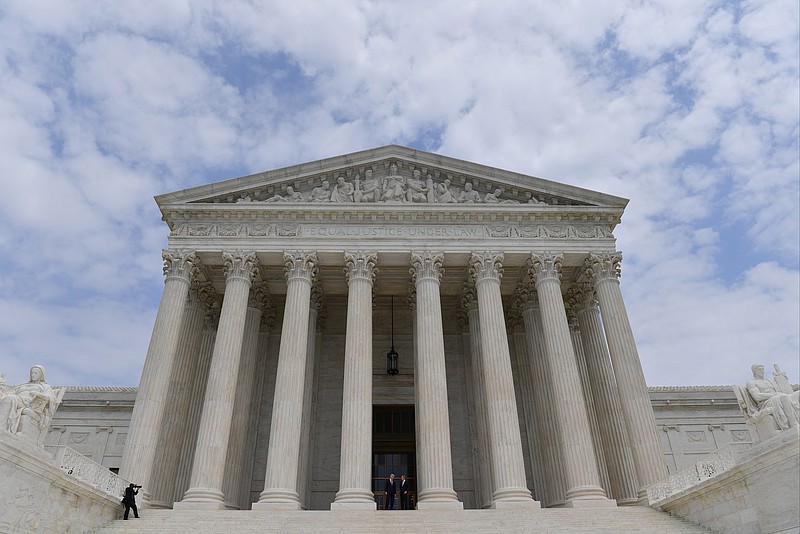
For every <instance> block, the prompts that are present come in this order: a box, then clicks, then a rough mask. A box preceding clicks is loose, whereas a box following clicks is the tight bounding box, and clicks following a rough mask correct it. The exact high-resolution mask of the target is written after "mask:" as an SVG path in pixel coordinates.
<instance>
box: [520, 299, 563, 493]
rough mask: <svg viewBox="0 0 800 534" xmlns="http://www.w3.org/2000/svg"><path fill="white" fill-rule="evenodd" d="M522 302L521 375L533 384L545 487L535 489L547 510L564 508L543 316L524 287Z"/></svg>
mask: <svg viewBox="0 0 800 534" xmlns="http://www.w3.org/2000/svg"><path fill="white" fill-rule="evenodd" d="M518 297H519V298H520V300H521V306H522V319H523V321H524V323H525V339H526V341H527V345H528V357H529V358H530V366H529V367H526V366H523V372H524V371H525V370H527V371H528V372H530V373H531V375H532V376H531V378H530V380H531V381H532V383H533V409H534V418H535V420H536V428H537V429H540V431H539V433H538V438H539V441H538V442H539V447H540V448H541V454H542V457H543V461H542V464H543V467H544V487H541V488H537V489H536V491H537V495H538V496H539V498H540V499H542V500H544V501H545V504H546V506H548V507H560V506H563V505H564V501H565V497H564V493H565V492H566V489H565V488H564V459H563V454H562V453H561V447H560V443H559V439H558V425H557V424H556V419H555V417H553V414H554V413H555V408H554V404H555V399H554V398H553V395H552V394H551V388H550V375H551V373H550V363H549V361H548V359H547V349H546V347H545V344H544V334H543V332H542V314H541V311H540V310H539V301H538V299H537V297H536V290H535V288H533V287H532V286H530V285H526V286H524V287H522V288H520V289H519V290H518Z"/></svg>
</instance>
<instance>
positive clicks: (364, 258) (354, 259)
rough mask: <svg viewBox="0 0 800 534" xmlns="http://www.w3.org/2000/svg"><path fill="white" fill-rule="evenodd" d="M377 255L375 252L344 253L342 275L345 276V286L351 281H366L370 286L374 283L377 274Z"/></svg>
mask: <svg viewBox="0 0 800 534" xmlns="http://www.w3.org/2000/svg"><path fill="white" fill-rule="evenodd" d="M377 263H378V254H377V253H375V252H364V251H363V250H359V251H357V252H345V253H344V265H345V267H344V273H345V275H346V276H347V284H348V285H349V284H350V282H352V281H353V280H358V279H361V280H367V281H368V282H369V283H370V284H371V283H373V282H374V281H375V275H376V274H378V268H377V267H376V265H377Z"/></svg>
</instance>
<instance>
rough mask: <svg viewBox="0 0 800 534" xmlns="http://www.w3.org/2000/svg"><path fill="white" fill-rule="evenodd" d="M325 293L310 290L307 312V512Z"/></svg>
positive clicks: (302, 484)
mask: <svg viewBox="0 0 800 534" xmlns="http://www.w3.org/2000/svg"><path fill="white" fill-rule="evenodd" d="M323 294H324V293H323V291H322V287H321V286H320V284H318V283H317V284H314V285H312V286H311V306H310V307H309V311H308V356H307V357H306V383H305V386H304V387H303V428H302V434H301V436H300V467H299V471H298V473H297V480H298V483H297V484H298V493H299V494H300V504H301V505H302V507H303V508H304V509H306V510H307V509H308V508H309V507H310V502H309V498H310V487H309V486H310V484H311V477H310V474H311V465H312V464H311V462H312V452H313V450H314V447H313V442H312V436H313V431H314V413H315V404H316V396H315V395H316V393H315V392H316V390H317V386H316V383H317V359H318V355H317V349H318V347H319V343H318V340H317V337H318V336H320V332H319V328H320V324H321V323H323V322H324V319H325V316H324V314H323V313H322V297H323Z"/></svg>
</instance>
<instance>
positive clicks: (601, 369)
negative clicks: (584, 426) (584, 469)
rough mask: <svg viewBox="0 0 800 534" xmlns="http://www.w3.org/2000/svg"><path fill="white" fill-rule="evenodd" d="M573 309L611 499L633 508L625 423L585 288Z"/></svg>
mask: <svg viewBox="0 0 800 534" xmlns="http://www.w3.org/2000/svg"><path fill="white" fill-rule="evenodd" d="M576 297H578V298H577V303H576V309H577V313H578V326H579V327H580V331H581V340H582V341H583V349H584V353H585V355H586V370H587V373H588V375H589V381H590V382H591V385H592V396H593V397H594V405H595V409H596V411H597V422H598V426H599V427H600V438H601V439H602V442H603V453H604V454H605V458H606V466H607V467H608V478H609V483H610V484H611V496H612V497H614V499H616V501H617V504H619V505H628V504H636V503H637V501H638V499H637V496H636V490H637V487H638V482H637V478H636V468H635V466H634V462H633V455H632V453H631V446H630V442H629V440H628V431H627V430H626V428H625V420H624V418H623V417H620V414H621V413H622V408H621V406H620V402H619V394H618V392H617V383H616V380H615V379H614V370H613V369H612V368H611V358H610V356H609V354H608V346H607V345H606V338H605V334H603V326H602V324H601V323H600V309H599V308H598V307H597V301H596V300H595V299H594V291H593V289H592V288H591V286H589V287H588V288H582V290H581V293H580V294H579V295H577V294H576Z"/></svg>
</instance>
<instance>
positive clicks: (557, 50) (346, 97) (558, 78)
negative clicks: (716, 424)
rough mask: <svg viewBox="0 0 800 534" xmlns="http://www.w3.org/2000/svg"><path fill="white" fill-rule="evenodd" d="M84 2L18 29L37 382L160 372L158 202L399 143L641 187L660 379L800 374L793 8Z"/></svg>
mask: <svg viewBox="0 0 800 534" xmlns="http://www.w3.org/2000/svg"><path fill="white" fill-rule="evenodd" d="M66 6H67V5H66V4H64V5H60V4H59V5H54V4H52V3H51V2H36V1H33V2H24V3H23V2H16V1H10V2H6V3H5V4H4V15H3V18H2V19H0V33H2V35H4V37H5V38H4V39H3V40H2V41H0V164H1V167H2V169H3V174H2V175H0V176H2V177H0V180H2V185H3V195H2V196H0V250H2V252H4V255H5V257H7V258H8V260H7V261H6V264H5V270H4V271H3V272H2V273H0V290H1V292H2V294H3V295H4V297H3V298H4V300H3V301H2V302H0V305H1V306H2V308H0V309H2V310H3V319H5V320H6V321H7V323H5V325H4V327H3V329H2V330H0V343H2V344H1V345H0V348H2V350H0V370H2V371H4V372H7V373H8V372H9V370H11V369H14V370H16V371H14V372H17V371H19V372H20V373H22V374H19V375H17V377H16V380H22V379H24V373H26V372H27V370H26V369H24V367H25V366H26V365H28V363H25V365H22V364H19V363H17V362H18V361H25V362H27V360H30V359H33V358H37V357H39V355H42V357H44V358H46V359H47V362H45V363H46V365H48V366H49V367H51V368H52V370H53V371H56V372H57V375H56V376H59V375H60V376H62V377H64V378H63V380H58V379H57V378H54V377H53V376H49V377H48V378H50V380H51V381H53V382H58V381H75V382H81V383H88V382H89V381H94V382H95V383H110V382H116V383H122V382H124V383H127V384H131V385H134V384H135V383H136V382H137V381H138V371H137V366H140V365H141V360H142V359H143V357H144V350H146V344H147V339H148V338H149V333H150V332H149V330H150V327H151V325H152V321H153V318H154V316H155V307H156V306H157V303H158V295H159V292H160V291H161V287H162V285H161V279H160V269H159V267H160V258H159V254H160V249H161V247H162V246H164V245H165V244H166V239H165V237H166V228H165V227H164V226H163V223H161V222H160V220H159V218H160V215H159V213H158V210H157V209H156V207H155V205H154V203H153V200H152V196H153V195H155V194H160V193H164V192H167V191H171V190H175V189H181V188H185V187H191V186H194V185H200V184H202V183H207V182H210V181H213V180H218V179H223V178H229V177H234V176H238V175H243V174H248V173H251V172H256V171H259V170H263V169H266V168H270V167H277V166H282V165H289V164H293V163H299V162H302V161H308V160H310V159H314V158H317V157H324V156H332V155H336V154H341V153H346V152H350V151H353V150H359V149H363V148H369V147H373V146H378V145H383V144H386V143H392V142H394V143H400V144H407V143H412V142H414V143H417V146H418V147H419V148H423V149H428V150H433V151H436V152H440V153H442V154H446V155H449V156H453V157H463V158H465V159H468V160H471V161H476V162H479V163H484V164H488V165H495V166H499V167H502V168H507V169H511V170H515V171H520V172H524V173H528V174H533V175H536V176H541V177H544V178H549V179H553V180H556V181H563V182H567V183H572V184H575V185H579V186H582V187H587V188H592V189H597V190H601V191H605V192H609V193H612V194H616V195H620V196H625V197H628V198H630V199H631V203H630V205H629V207H628V209H627V211H626V214H625V217H624V220H623V223H622V225H621V226H620V227H619V228H618V230H617V232H616V234H617V236H618V238H619V246H620V248H621V249H622V250H623V251H624V252H625V258H626V259H625V262H624V276H623V290H624V291H625V294H626V299H627V300H626V302H627V303H628V307H629V312H630V313H631V319H632V321H633V324H634V329H635V332H636V335H637V339H638V341H639V343H640V349H641V354H642V358H643V360H644V362H645V368H646V370H647V372H648V378H649V379H650V381H651V382H652V383H683V384H693V383H694V384H696V383H713V382H719V381H730V382H733V381H741V380H743V379H744V378H746V374H747V369H748V367H749V364H750V363H752V362H751V361H750V360H751V359H752V358H753V357H756V356H759V357H762V356H763V357H764V358H774V359H775V361H777V362H778V363H782V364H784V366H786V367H787V370H789V371H790V372H792V373H794V374H793V376H794V377H798V376H800V375H798V370H797V369H796V368H790V365H791V361H796V355H797V352H798V347H797V345H798V338H800V334H799V333H798V328H799V327H798V323H799V322H800V321H798V318H797V309H798V307H799V306H798V301H799V300H800V299H798V290H797V279H798V265H797V264H798V261H797V255H798V243H800V229H799V227H800V223H799V221H800V212H799V208H798V205H799V204H800V202H798V196H800V190H798V188H799V187H800V186H799V185H798V180H797V176H798V173H800V166H799V165H798V154H797V139H798V122H800V121H799V120H798V116H799V115H800V102H798V99H797V94H798V92H800V83H799V82H798V79H800V76H799V75H798V62H799V61H798V57H800V52H798V20H799V19H800V17H799V16H798V9H799V8H798V6H797V3H796V2H795V1H792V0H787V1H784V0H770V1H741V2H733V3H731V2H714V1H711V0H707V1H703V2H697V1H695V0H680V1H675V0H669V1H667V0H663V1H645V2H629V3H623V2H616V1H611V0H608V1H598V2H590V3H587V2H580V1H575V2H569V3H567V4H565V3H559V4H555V3H552V2H547V1H539V2H519V3H504V4H496V3H495V4H487V3H480V2H464V1H455V0H452V1H445V2H437V3H435V4H431V3H430V2H422V1H414V2H404V3H402V4H400V3H393V2H352V3H349V2H345V3H342V2H340V1H333V0H329V1H325V2H316V3H314V4H305V3H272V4H253V3H250V2H239V1H231V2H225V3H221V4H220V3H213V2H206V1H189V0H186V1H179V2H168V3H164V2H148V3H146V4H141V3H139V4H136V5H133V4H126V3H111V4H97V3H93V2H84V3H79V7H74V5H73V6H69V7H66ZM731 228H736V229H737V231H739V229H740V228H741V229H743V230H742V231H741V235H740V236H739V238H738V239H739V241H741V242H736V243H733V242H731V239H732V238H731V234H732V233H733V232H732V231H731ZM739 249H742V250H749V251H753V254H752V255H749V256H748V257H738V256H736V255H733V256H732V255H731V254H732V253H731V251H735V250H739ZM754 257H756V258H757V259H756V260H754V259H753V258H754ZM8 310H12V311H13V310H18V313H11V312H10V311H8ZM752 310H758V311H759V312H758V313H757V314H756V315H755V316H751V315H748V314H750V313H751V312H752ZM42 332H47V336H43V335H42ZM31 337H37V339H36V340H35V342H33V343H28V340H29V339H30V338H31ZM109 347H111V349H109ZM759 351H761V353H762V354H760V355H758V354H756V353H758V352H759ZM106 353H107V354H109V356H110V358H105V354H106ZM787 360H791V361H787ZM48 362H52V364H50V363H48ZM764 363H768V364H769V363H772V362H771V361H767V360H765V361H764ZM721 369H724V371H722V370H721ZM23 371H24V372H23ZM51 372H52V371H51ZM725 373H728V374H725ZM130 377H135V379H131V378H130ZM740 377H741V378H740ZM795 379H796V378H795ZM117 381H119V382H117Z"/></svg>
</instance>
